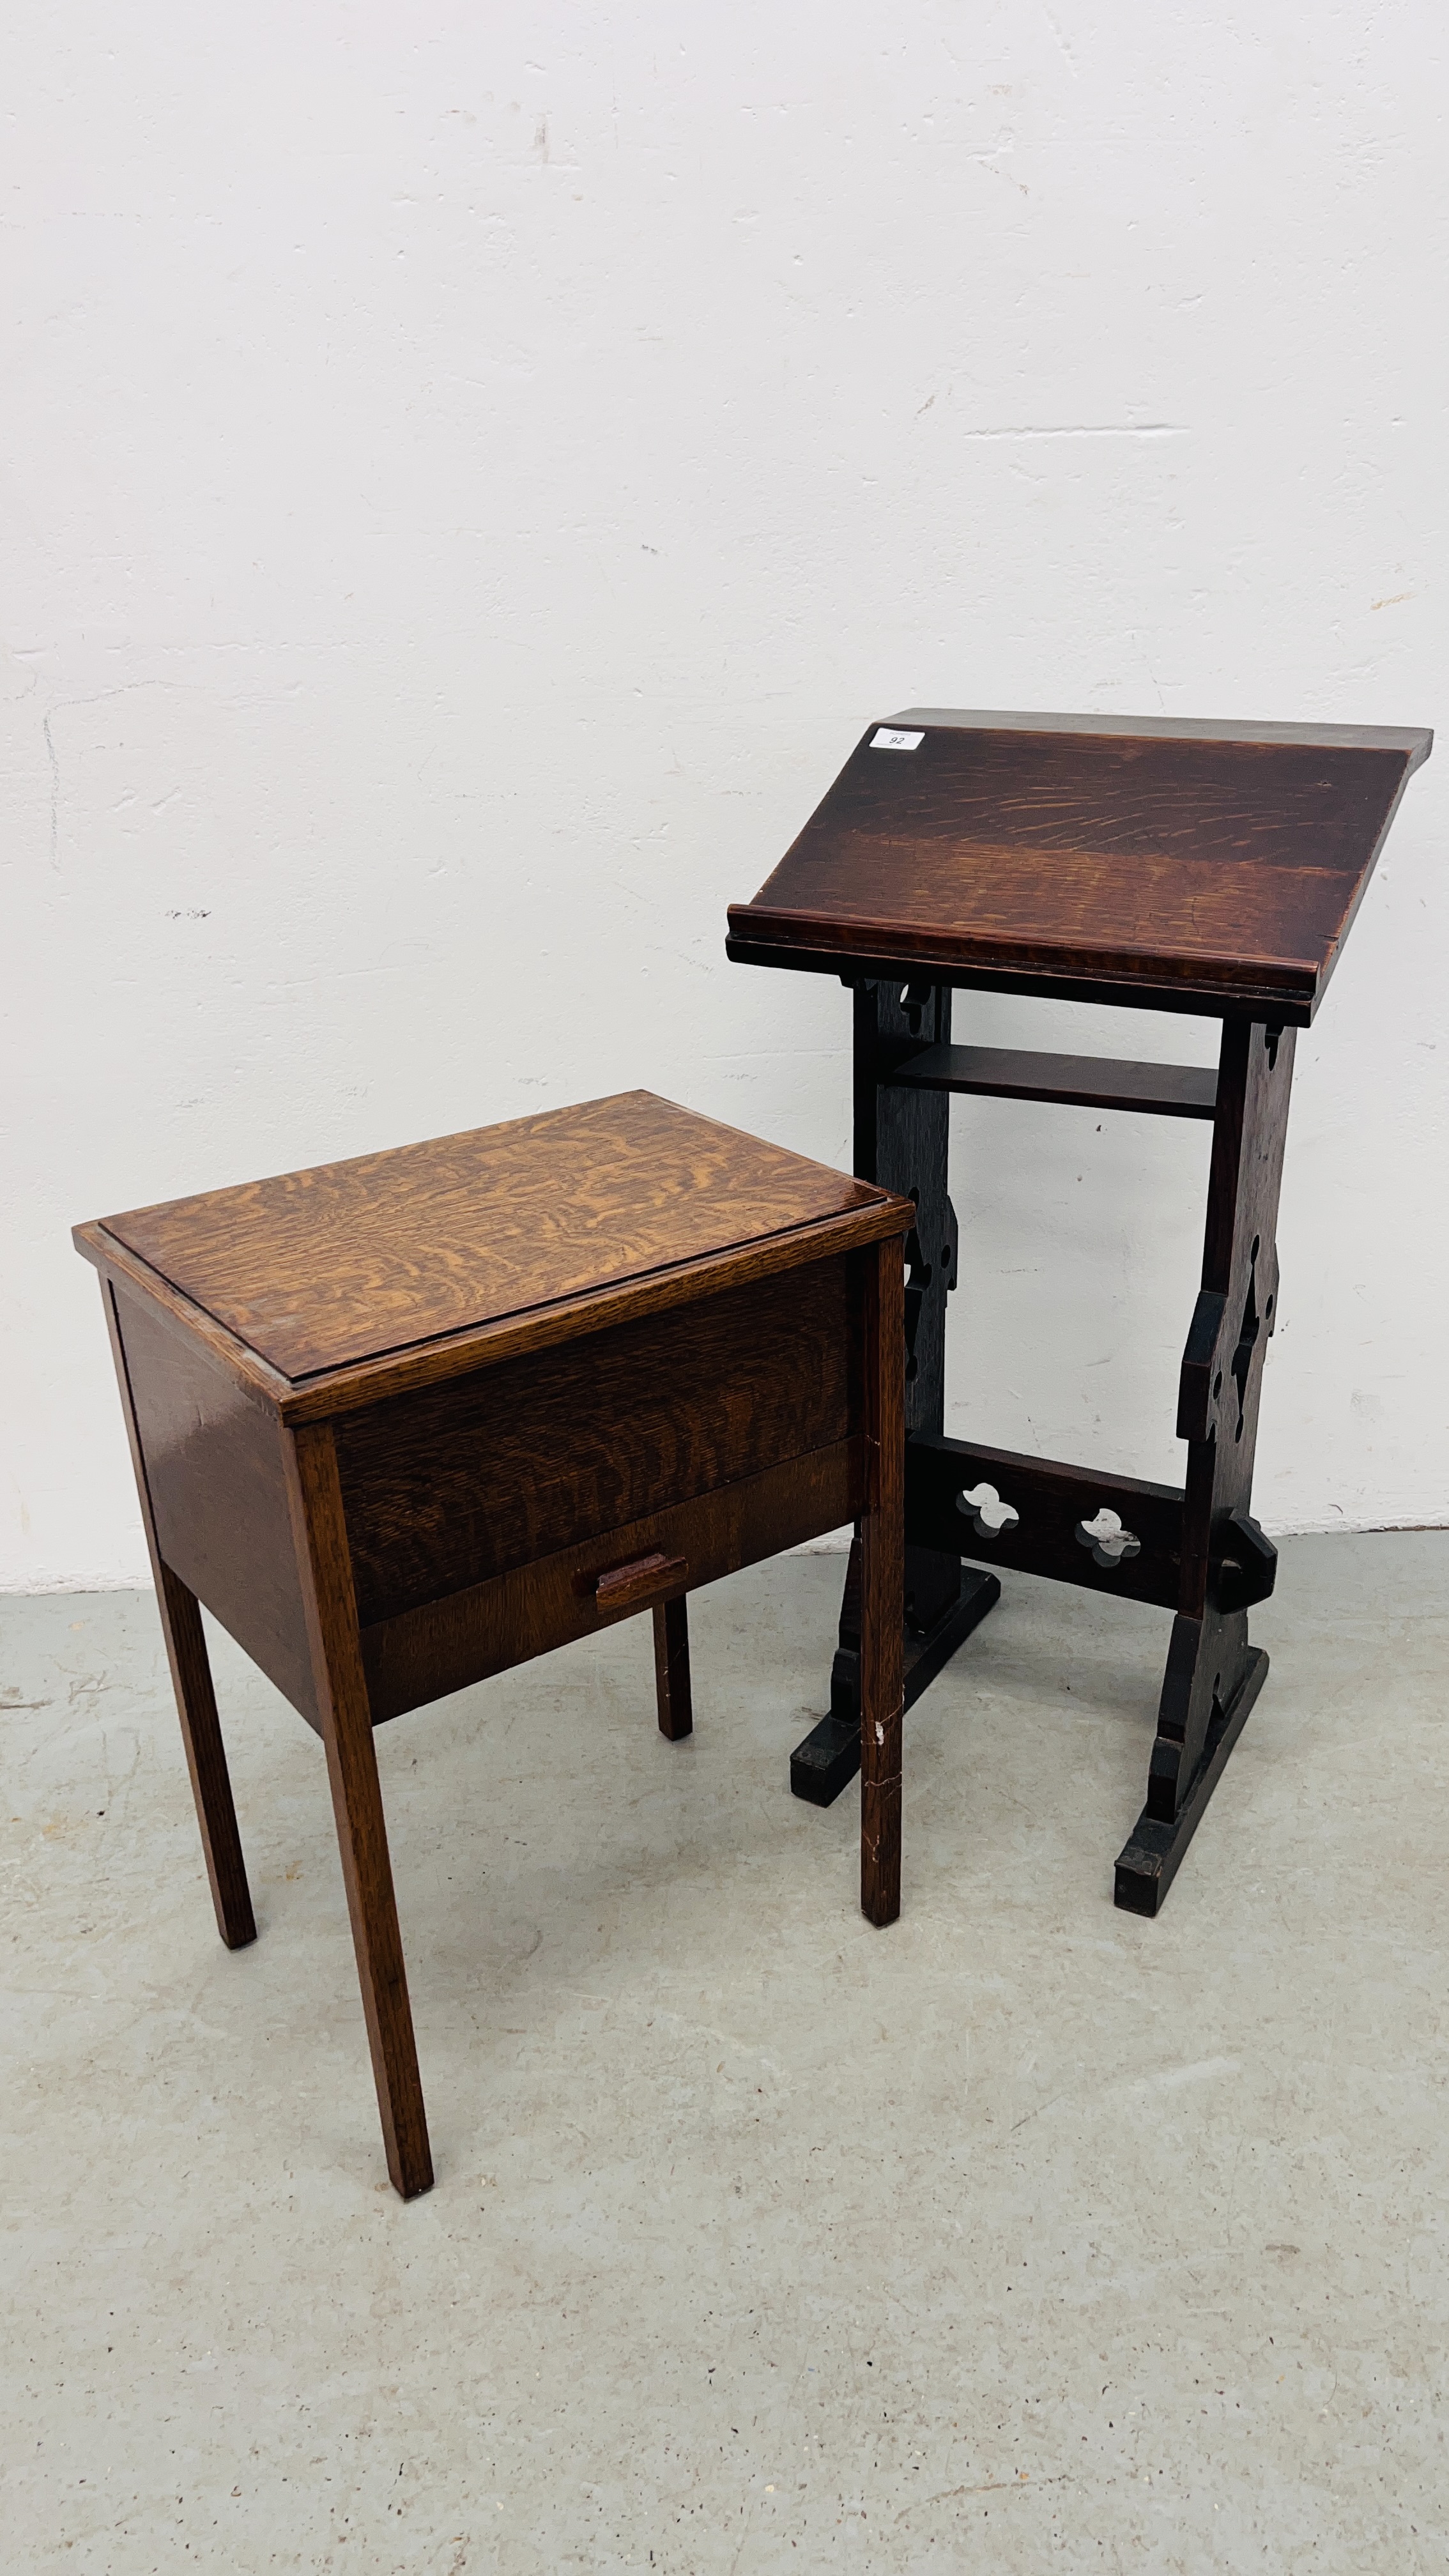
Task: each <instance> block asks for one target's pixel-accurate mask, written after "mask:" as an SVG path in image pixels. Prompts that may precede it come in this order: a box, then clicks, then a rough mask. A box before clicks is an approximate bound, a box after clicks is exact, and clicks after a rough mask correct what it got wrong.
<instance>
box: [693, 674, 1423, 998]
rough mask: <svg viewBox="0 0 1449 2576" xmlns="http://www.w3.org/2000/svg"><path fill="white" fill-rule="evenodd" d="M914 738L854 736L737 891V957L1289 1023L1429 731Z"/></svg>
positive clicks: (1345, 917) (982, 726)
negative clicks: (769, 956)
mask: <svg viewBox="0 0 1449 2576" xmlns="http://www.w3.org/2000/svg"><path fill="white" fill-rule="evenodd" d="M1053 727H1055V729H1052V728H1053ZM919 729H920V730H921V732H922V737H923V738H922V740H921V743H920V746H919V748H918V749H916V750H914V751H893V750H882V749H877V748H873V747H872V737H873V735H874V733H875V732H876V730H877V728H876V727H875V726H872V727H871V728H870V729H869V731H868V732H867V733H866V735H865V736H864V737H863V739H862V741H861V742H860V744H859V745H858V747H857V749H856V751H855V752H854V753H853V754H852V757H851V758H850V760H849V761H848V762H847V763H846V766H845V768H844V770H843V771H842V772H841V775H840V777H839V778H838V779H837V780H836V782H835V785H834V786H833V787H832V788H831V789H830V791H829V793H828V795H827V796H826V798H825V800H824V802H823V803H822V804H821V805H820V806H819V807H818V808H817V810H816V812H815V813H814V815H813V816H812V817H811V819H810V821H809V823H807V825H806V827H805V829H804V831H803V832H802V833H801V834H800V837H799V839H798V840H797V841H796V842H795V843H794V845H793V847H792V848H791V849H790V851H789V852H788V853H787V855H786V856H785V858H784V859H783V860H782V861H781V863H780V865H779V867H778V868H776V870H775V871H774V874H773V875H772V876H771V877H769V878H768V879H767V880H766V883H765V884H764V886H762V888H761V889H760V892H759V894H758V895H757V896H756V897H755V898H754V901H753V902H751V903H748V904H736V905H733V906H732V907H731V909H730V933H731V940H732V943H735V953H740V952H741V951H742V949H743V948H745V947H748V949H749V950H750V952H751V953H754V954H760V953H763V952H765V951H768V950H771V949H775V950H779V949H784V950H788V951H792V952H795V953H796V954H798V956H799V958H800V962H802V963H803V962H806V961H807V960H808V959H818V958H820V957H822V956H833V957H834V959H835V960H836V963H837V965H841V964H848V963H849V962H851V961H855V962H856V963H857V964H858V965H859V966H860V968H861V970H862V971H865V970H866V969H867V968H873V967H874V966H875V965H876V964H877V963H878V962H879V961H881V960H884V959H890V960H893V961H898V963H899V966H900V967H901V969H902V970H904V971H906V972H908V973H921V974H926V975H930V974H932V973H934V974H935V975H936V976H937V977H938V978H942V979H949V980H950V981H952V982H960V981H963V980H965V981H969V980H972V979H973V977H974V976H975V975H976V974H977V973H981V974H983V975H987V976H989V977H991V978H992V979H993V980H995V981H997V982H1001V981H1007V982H1010V981H1011V980H1013V979H1022V980H1023V981H1024V982H1025V983H1029V985H1030V988H1031V989H1033V990H1038V991H1040V990H1044V989H1046V990H1049V989H1051V987H1052V985H1053V982H1054V981H1059V982H1060V983H1061V985H1062V988H1063V989H1070V990H1072V991H1077V992H1080V991H1081V990H1082V989H1083V987H1084V986H1085V987H1091V986H1094V985H1095V986H1098V987H1104V986H1107V985H1109V984H1110V985H1111V986H1112V987H1114V988H1121V989H1125V990H1128V991H1131V990H1133V989H1134V988H1135V989H1136V990H1137V991H1138V992H1139V994H1140V995H1141V997H1142V998H1143V999H1150V998H1152V997H1153V996H1154V995H1155V994H1158V993H1167V994H1171V995H1174V996H1175V997H1176V999H1177V1001H1178V1004H1179V1006H1182V1004H1183V1003H1184V1002H1185V1000H1186V999H1187V998H1188V997H1191V998H1192V999H1193V1000H1195V1001H1196V1002H1197V1003H1198V1004H1199V1005H1206V1006H1208V1007H1217V1008H1226V1009H1234V1010H1250V1009H1252V1010H1255V1011H1258V1015H1259V1016H1267V1013H1268V1011H1269V1009H1271V1010H1272V1012H1273V1014H1274V1016H1275V1017H1276V1016H1281V1017H1282V1018H1283V1019H1285V1020H1293V1021H1298V1022H1306V1021H1307V1020H1308V1019H1310V1018H1311V1017H1312V1015H1313V1012H1314V1010H1315V1009H1316V1007H1317V1004H1318V1001H1319V999H1320V998H1321V995H1322V992H1323V989H1324V986H1325V985H1326V983H1327V980H1328V977H1329V975H1330V973H1331V971H1332V967H1333V964H1334V961H1335V959H1336V956H1337V954H1338V951H1339V949H1340V947H1341V945H1342V942H1343V939H1344V937H1345V935H1346V932H1347V929H1348V926H1349V924H1350V922H1351V920H1352V918H1353V914H1354V912H1355V910H1356V909H1357V906H1358V903H1359V901H1360V899H1361V897H1362V894H1363V890H1364V887H1365V886H1366V884H1367V882H1368V878H1369V875H1370V873H1371V871H1372V868H1373V864H1374V860H1375V858H1376V856H1377V853H1378V850H1379V847H1380V846H1381V843H1382V840H1383V837H1384V834H1385V832H1386V831H1387V829H1388V825H1389V822H1390V820H1391V818H1392V815H1393V812H1394V809H1395V807H1396V805H1397V802H1398V799H1399V796H1400V795H1401V794H1402V791H1403V788H1404V785H1405V783H1406V780H1407V778H1408V776H1409V774H1410V772H1411V771H1412V770H1413V769H1414V768H1415V767H1416V766H1417V765H1418V763H1419V762H1420V761H1421V760H1423V759H1424V758H1425V757H1427V754H1428V751H1429V747H1430V743H1431V741H1432V736H1431V735H1429V734H1428V733H1421V732H1395V733H1389V732H1384V733H1383V734H1382V735H1378V736H1375V735H1374V734H1372V733H1369V732H1366V731H1365V730H1364V729H1362V728H1358V729H1353V730H1352V731H1348V730H1345V732H1344V733H1342V734H1339V733H1338V731H1337V730H1336V729H1335V728H1333V727H1328V726H1320V727H1317V728H1315V729H1313V730H1312V731H1311V733H1309V734H1305V735H1304V736H1302V737H1290V738H1288V739H1283V738H1281V735H1279V734H1277V733H1276V732H1275V733H1274V734H1273V738H1271V739H1269V738H1265V737H1266V734H1267V732H1268V731H1269V730H1270V729H1259V734H1258V738H1256V739H1255V738H1254V737H1253V734H1252V731H1251V729H1243V730H1238V731H1235V732H1234V733H1233V734H1232V735H1231V736H1225V735H1224V734H1223V733H1222V731H1221V730H1219V729H1214V728H1211V727H1203V728H1199V729H1197V730H1195V731H1193V732H1191V733H1189V732H1184V731H1179V730H1172V731H1166V732H1164V731H1162V730H1161V729H1159V728H1156V727H1153V726H1151V725H1149V724H1147V723H1142V722H1137V721H1134V720H1127V719H1123V720H1122V721H1121V722H1120V724H1119V725H1117V726H1116V727H1115V729H1114V730H1112V731H1110V732H1105V731H1100V730H1095V729H1093V730H1086V729H1084V728H1083V726H1082V725H1081V724H1080V723H1072V722H1068V723H1061V724H1058V723H1057V722H1056V720H1054V719H1043V720H1041V723H1040V724H1039V726H1038V727H1037V728H1036V729H1032V730H1026V729H1023V727H1022V726H1021V724H1020V723H1015V724H997V723H996V722H995V721H994V720H993V719H992V718H991V717H989V716H987V717H980V718H973V717H970V716H964V715H954V714H951V713H949V712H945V711H933V713H932V720H931V721H930V722H927V723H924V724H922V725H921V727H920V728H919ZM1259 1006H1262V1007H1261V1010H1259Z"/></svg>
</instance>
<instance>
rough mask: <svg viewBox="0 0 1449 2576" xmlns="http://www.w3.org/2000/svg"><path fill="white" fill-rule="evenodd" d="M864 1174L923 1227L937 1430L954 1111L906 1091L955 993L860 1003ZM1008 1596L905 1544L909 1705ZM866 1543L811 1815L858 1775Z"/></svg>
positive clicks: (917, 1336)
mask: <svg viewBox="0 0 1449 2576" xmlns="http://www.w3.org/2000/svg"><path fill="white" fill-rule="evenodd" d="M852 1013H853V1021H854V1039H855V1046H854V1110H855V1168H856V1172H857V1174H858V1176H859V1177H860V1178H861V1179H863V1180H870V1181H874V1182H876V1183H877V1184H878V1185H880V1186H881V1187H883V1188H887V1189H890V1190H894V1191H896V1192H897V1193H898V1194H899V1195H900V1196H901V1197H903V1198H909V1199H910V1200H911V1202H912V1205H913V1206H914V1208H915V1211H916V1221H915V1224H914V1225H913V1227H912V1228H911V1231H910V1233H909V1235H908V1236H907V1238H906V1266H907V1278H906V1289H905V1337H906V1388H905V1418H906V1426H907V1429H908V1430H910V1431H912V1432H915V1431H927V1432H929V1431H939V1430H940V1429H941V1427H942V1423H943V1421H944V1419H945V1402H946V1300H947V1298H948V1296H949V1295H950V1293H951V1290H952V1289H953V1288H954V1286H955V1284H956V1211H955V1209H954V1208H953V1207H952V1205H951V1199H950V1194H949V1191H948V1189H947V1186H946V1161H947V1147H948V1143H949V1124H950V1101H949V1099H948V1098H946V1097H945V1096H944V1095H943V1094H941V1093H939V1092H938V1093H935V1094H932V1093H930V1092H926V1091H919V1092H912V1091H908V1090H906V1089H905V1088H904V1087H903V1086H902V1085H901V1084H900V1083H899V1082H898V1080H897V1075H898V1072H899V1069H900V1067H901V1065H902V1063H903V1062H905V1061H907V1060H909V1061H910V1062H912V1063H914V1062H916V1061H918V1060H919V1059H920V1058H921V1057H922V1056H923V1055H924V1054H925V1053H926V1052H927V1050H928V1049H935V1050H939V1049H941V1048H943V1047H945V1046H946V1045H947V1043H948V1042H949V1039H950V1035H951V994H950V990H949V988H948V987H945V986H941V985H931V984H918V983H911V984H906V985H903V984H902V983H901V981H900V978H899V977H895V978H893V979H892V980H891V981H889V982H886V983H868V982H862V983H860V984H858V985H857V986H856V988H855V991H854V994H853V996H852ZM1000 1597H1001V1586H1000V1584H999V1583H998V1581H997V1579H996V1577H995V1575H994V1574H978V1573H975V1572H974V1571H973V1572H968V1571H967V1570H966V1569H964V1568H963V1566H962V1564H961V1561H960V1556H959V1553H958V1552H957V1551H956V1550H955V1549H952V1551H951V1552H950V1553H949V1554H943V1553H942V1552H941V1551H940V1550H939V1549H933V1548H928V1547H919V1546H912V1545H910V1544H908V1545H907V1548H906V1556H905V1636H904V1657H905V1697H906V1706H907V1707H908V1708H909V1707H910V1706H911V1704H912V1702H913V1700H915V1699H917V1698H919V1696H920V1694H921V1692H922V1691H923V1690H924V1689H925V1688H926V1687H927V1685H928V1684H929V1683H930V1682H931V1681H932V1680H934V1678H935V1676H936V1674H937V1673H938V1672H939V1671H940V1670H941V1667H942V1666H943V1664H945V1663H946V1662H947V1660H948V1659H949V1657H950V1656H951V1655H952V1654H954V1652H955V1650H956V1648H957V1646H959V1645H960V1644H961V1643H962V1641H963V1640H964V1639H965V1638H966V1637H967V1636H969V1635H970V1633H971V1630H972V1629H973V1628H974V1627H976V1626H978V1625H979V1623H980V1621H981V1620H982V1619H983V1618H984V1617H985V1616H986V1613H987V1611H988V1610H990V1609H991V1608H992V1607H993V1606H994V1604H995V1603H996V1602H997V1601H998V1600H999V1599H1000ZM860 1604H861V1571H860V1538H859V1533H857V1534H856V1537H855V1538H854V1540H853V1541H852V1544H851V1550H850V1558H849V1562H848V1564H847V1567H846V1576H845V1588H844V1594H843V1597H842V1600H841V1605H840V1628H839V1640H838V1644H837V1647H836V1652H835V1659H834V1662H833V1664H832V1666H831V1673H830V1707H829V1711H828V1713H827V1714H826V1715H825V1716H824V1717H822V1718H821V1719H820V1720H819V1721H818V1723H817V1724H816V1725H814V1726H812V1728H811V1729H810V1732H809V1734H808V1735H806V1736H804V1737H802V1739H801V1741H800V1742H799V1743H798V1744H797V1745H796V1747H795V1749H794V1752H793V1753H792V1754H791V1757H790V1786H791V1789H792V1791H793V1793H794V1795H795V1796H796V1797H797V1798H805V1799H808V1800H809V1802H810V1804H811V1805H812V1806H817V1807H828V1806H831V1805H833V1803H834V1801H835V1800H836V1798H838V1797H839V1796H840V1794H841V1792H842V1790H844V1789H846V1788H848V1787H849V1785H850V1782H851V1781H852V1780H853V1779H854V1778H855V1775H856V1772H857V1771H858V1770H859V1768H860Z"/></svg>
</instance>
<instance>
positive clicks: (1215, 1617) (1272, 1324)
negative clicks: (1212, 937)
mask: <svg viewBox="0 0 1449 2576" xmlns="http://www.w3.org/2000/svg"><path fill="white" fill-rule="evenodd" d="M1293 1049H1294V1037H1293V1032H1292V1030H1291V1029H1284V1030H1277V1029H1269V1028H1265V1027H1263V1026H1262V1025H1260V1024H1255V1023H1251V1022H1246V1021H1241V1020H1238V1021H1233V1020H1230V1021H1228V1022H1226V1023H1225V1025H1224V1028H1223V1046H1222V1060H1221V1064H1220V1067H1219V1073H1218V1111H1217V1119H1216V1122H1215V1125H1214V1129H1213V1157H1212V1171H1211V1176H1210V1179H1209V1183H1208V1207H1207V1223H1206V1228H1205V1233H1204V1243H1203V1271H1202V1288H1201V1291H1200V1293H1199V1296H1198V1301H1197V1307H1196V1310H1195V1313H1194V1316H1193V1322H1192V1328H1191V1330H1190V1332H1189V1335H1188V1342H1187V1349H1186V1352H1185V1355H1184V1360H1183V1369H1182V1378H1181V1384H1180V1390H1179V1403H1178V1425H1177V1427H1178V1431H1179V1434H1180V1436H1182V1437H1183V1438H1185V1439H1186V1441H1187V1443H1188V1452H1187V1487H1186V1493H1185V1497H1184V1504H1183V1521H1182V1582H1181V1588H1180V1591H1179V1594H1178V1603H1177V1616H1176V1618H1175V1619H1174V1621H1173V1629H1172V1639H1171V1643H1170V1645H1169V1647H1168V1655H1167V1673H1166V1678H1165V1679H1164V1682H1163V1686H1162V1699H1161V1703H1160V1706H1159V1709H1158V1716H1157V1740H1156V1743H1155V1744H1154V1746H1153V1748H1152V1760H1151V1765H1150V1768H1149V1772H1148V1781H1147V1802H1146V1805H1145V1806H1144V1808H1143V1811H1142V1816H1141V1818H1140V1820H1139V1824H1138V1827H1137V1830H1136V1832H1135V1834H1134V1836H1133V1838H1132V1840H1131V1841H1130V1842H1129V1844H1128V1846H1127V1848H1126V1849H1125V1850H1124V1851H1123V1853H1122V1855H1121V1857H1120V1859H1119V1861H1118V1864H1117V1902H1118V1904H1119V1905H1121V1906H1124V1907H1126V1908H1127V1909H1128V1910H1129V1911H1134V1912H1139V1913H1155V1912H1156V1910H1157V1907H1158V1906H1159V1905H1160V1904H1161V1902H1162V1899H1163V1896H1164V1895H1165V1894H1166V1891H1167V1889H1168V1887H1170V1885H1171V1883H1172V1879H1173V1876H1174V1875H1175V1873H1176V1870H1177V1867H1178V1865H1179V1863H1180V1861H1181V1859H1182V1855H1183V1852H1184V1851H1185V1850H1186V1848H1187V1845H1188V1843H1189V1841H1190V1840H1191V1838H1192V1834H1193V1832H1194V1830H1195V1828H1196V1825H1197V1822H1198V1819H1199V1818H1200V1816H1201V1815H1202V1812H1203V1809H1204V1806H1205V1803H1206V1798H1205V1796H1204V1795H1200V1794H1199V1791H1200V1790H1201V1775H1202V1774H1203V1773H1204V1772H1205V1771H1206V1770H1207V1769H1210V1768H1211V1766H1212V1764H1213V1762H1214V1761H1216V1762H1217V1764H1218V1767H1219V1768H1221V1764H1222V1762H1225V1761H1226V1758H1227V1753H1228V1752H1229V1751H1231V1748H1232V1743H1233V1741H1235V1740H1236V1736H1237V1733H1238V1732H1239V1731H1240V1730H1241V1726H1242V1723H1243V1721H1244V1719H1245V1718H1246V1716H1247V1713H1248V1709H1249V1708H1250V1707H1251V1706H1252V1703H1253V1700H1254V1699H1256V1697H1257V1694H1258V1692H1259V1690H1260V1689H1261V1688H1262V1684H1263V1681H1264V1678H1265V1676H1266V1673H1267V1668H1268V1667H1267V1657H1266V1656H1265V1655H1264V1654H1263V1653H1262V1651H1261V1649H1259V1648H1258V1647H1255V1646H1253V1645H1252V1644H1251V1643H1250V1641H1249V1637H1248V1619H1247V1609H1246V1608H1245V1607H1244V1606H1243V1587H1242V1585H1241V1584H1240V1582H1239V1581H1238V1580H1236V1579H1235V1578H1236V1572H1237V1569H1238V1567H1239V1565H1240V1563H1241V1558H1242V1555H1243V1549H1242V1544H1241V1539H1242V1535H1243V1534H1244V1532H1245V1527H1246V1530H1249V1531H1250V1530H1251V1529H1252V1528H1253V1526H1254V1525H1253V1524H1252V1522H1251V1519H1250V1516H1249V1511H1248V1507H1249V1504H1250V1502H1251V1499H1252V1490H1253V1457H1254V1451H1255V1448H1256V1445H1257V1435H1258V1405H1259V1398H1260V1395H1261V1390H1262V1380H1263V1362H1264V1358H1265V1356H1266V1353H1267V1347H1268V1341H1269V1338H1270V1336H1271V1334H1272V1333H1273V1331H1274V1330H1275V1328H1276V1325H1277V1321H1278V1250H1277V1239H1276V1229H1277V1221H1278V1195H1279V1189H1280V1185H1281V1182H1282V1175H1283V1151H1284V1145H1285V1142H1286V1139H1287V1132H1288V1103H1289V1094H1290V1090H1291V1086H1292V1080H1293ZM1249 1597H1250V1598H1251V1597H1252V1596H1251V1593H1250V1596H1249ZM1213 1776H1214V1778H1215V1777H1216V1776H1217V1775H1216V1772H1214V1774H1213ZM1149 1828H1153V1829H1155V1830H1152V1831H1149V1830H1148V1829H1149ZM1134 1851H1135V1853H1136V1855H1137V1857H1136V1859H1134V1858H1133V1854H1134ZM1144 1855H1145V1858H1144Z"/></svg>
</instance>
